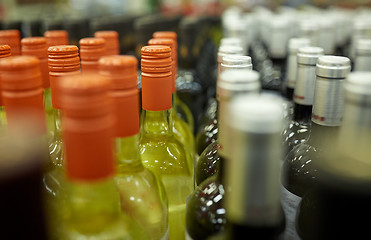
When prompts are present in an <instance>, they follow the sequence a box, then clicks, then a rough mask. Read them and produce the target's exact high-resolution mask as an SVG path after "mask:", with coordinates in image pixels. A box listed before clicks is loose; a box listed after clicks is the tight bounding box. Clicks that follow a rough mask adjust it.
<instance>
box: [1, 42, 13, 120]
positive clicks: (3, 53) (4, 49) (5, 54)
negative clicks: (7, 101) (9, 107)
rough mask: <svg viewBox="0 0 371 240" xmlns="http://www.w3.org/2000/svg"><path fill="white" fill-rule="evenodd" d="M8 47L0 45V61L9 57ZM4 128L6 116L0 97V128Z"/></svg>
mask: <svg viewBox="0 0 371 240" xmlns="http://www.w3.org/2000/svg"><path fill="white" fill-rule="evenodd" d="M10 56H11V53H10V47H9V45H0V59H1V58H5V57H10ZM0 92H1V85H0ZM3 126H6V116H5V110H4V105H3V100H2V97H1V96H0V127H3Z"/></svg>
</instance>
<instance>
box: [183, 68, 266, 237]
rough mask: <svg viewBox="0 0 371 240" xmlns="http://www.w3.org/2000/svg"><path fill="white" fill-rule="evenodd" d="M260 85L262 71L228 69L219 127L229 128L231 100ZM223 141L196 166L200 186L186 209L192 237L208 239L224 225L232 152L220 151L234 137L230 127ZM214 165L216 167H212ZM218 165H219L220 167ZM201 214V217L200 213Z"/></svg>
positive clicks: (222, 84) (221, 94)
mask: <svg viewBox="0 0 371 240" xmlns="http://www.w3.org/2000/svg"><path fill="white" fill-rule="evenodd" d="M259 89H260V82H259V74H258V73H257V72H255V71H252V70H247V69H229V70H225V71H224V72H223V73H222V74H221V76H220V78H219V82H218V89H217V91H218V96H219V105H220V108H219V109H220V111H219V112H218V114H219V119H220V120H221V121H220V122H219V127H220V128H221V129H227V128H228V127H227V126H225V125H223V124H226V123H227V122H226V121H228V112H227V110H228V105H229V102H230V101H231V100H232V99H233V98H235V97H237V96H239V95H243V94H246V93H251V92H255V93H257V92H258V91H259ZM219 136H220V139H221V141H219V143H218V142H215V143H212V144H210V145H209V147H208V148H206V149H208V150H210V151H209V152H207V153H205V151H206V150H205V151H204V152H203V154H205V157H203V158H200V159H199V161H198V163H197V166H196V169H197V170H198V171H199V176H197V177H196V176H195V179H196V184H197V185H198V187H196V188H195V190H194V191H193V192H192V194H191V195H190V197H189V199H188V201H187V212H186V229H187V232H186V234H187V237H188V238H190V239H207V238H208V237H210V236H212V235H214V234H216V233H217V232H219V231H220V230H222V229H223V228H224V225H225V223H226V220H225V209H224V206H223V201H224V194H225V188H224V185H223V178H224V177H223V170H220V169H222V168H223V167H222V166H223V164H224V161H225V160H224V159H226V158H228V157H229V156H230V155H229V154H230V152H224V153H223V154H224V155H223V157H224V158H222V157H219V155H218V151H219V150H220V149H221V146H223V144H225V145H226V142H229V141H231V137H233V136H230V135H229V133H228V132H227V131H222V132H221V135H219ZM201 156H202V155H201ZM211 168H214V171H210V169H211ZM216 168H219V169H218V170H216ZM200 216H201V217H200Z"/></svg>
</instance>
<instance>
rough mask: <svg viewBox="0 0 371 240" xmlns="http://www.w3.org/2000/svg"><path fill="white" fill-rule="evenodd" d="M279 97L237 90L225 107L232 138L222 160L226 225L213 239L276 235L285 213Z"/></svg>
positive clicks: (280, 234) (282, 224) (281, 109)
mask: <svg viewBox="0 0 371 240" xmlns="http://www.w3.org/2000/svg"><path fill="white" fill-rule="evenodd" d="M282 101H283V99H282V98H281V97H279V96H271V94H262V95H259V94H251V95H247V96H238V97H236V98H234V99H233V100H232V103H231V104H230V107H229V114H228V115H229V116H231V118H230V121H229V122H228V123H227V124H228V125H227V127H228V129H229V131H230V135H229V137H230V141H231V142H232V143H233V144H231V148H230V152H229V153H231V155H230V156H229V159H228V161H225V168H224V169H225V173H224V174H225V179H226V180H225V181H226V183H225V189H226V194H225V204H224V207H225V211H226V218H227V223H226V226H225V230H224V231H223V232H221V233H220V234H219V235H218V236H217V237H215V238H212V239H241V237H242V236H243V238H246V239H247V238H256V239H281V236H282V232H283V230H284V226H285V216H284V213H283V210H282V206H281V202H280V193H279V192H280V187H279V182H278V181H277V179H278V178H279V167H280V161H281V160H280V158H282V157H283V151H282V150H283V149H282V147H281V141H282V135H281V134H280V133H281V131H282V128H283V127H284V125H285V123H284V121H285V119H284V117H283V108H282Z"/></svg>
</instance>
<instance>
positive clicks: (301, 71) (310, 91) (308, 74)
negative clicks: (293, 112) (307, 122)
mask: <svg viewBox="0 0 371 240" xmlns="http://www.w3.org/2000/svg"><path fill="white" fill-rule="evenodd" d="M315 83H316V66H310V65H303V64H298V68H297V82H296V85H295V90H294V102H295V103H298V104H301V105H313V98H314V88H315Z"/></svg>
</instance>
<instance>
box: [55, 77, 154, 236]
mask: <svg viewBox="0 0 371 240" xmlns="http://www.w3.org/2000/svg"><path fill="white" fill-rule="evenodd" d="M109 84H110V82H109V80H108V79H106V78H104V77H102V76H100V75H97V74H93V73H91V74H82V75H75V76H68V77H65V78H64V79H63V81H60V84H59V86H58V90H59V91H60V98H59V100H60V104H61V107H62V109H63V115H62V129H63V141H64V146H65V153H66V183H65V196H64V198H65V201H64V202H62V203H61V205H60V209H59V211H64V212H65V215H64V217H63V218H62V222H61V225H60V235H59V236H58V237H59V239H89V238H90V239H148V237H147V236H146V234H145V231H144V229H142V228H141V227H140V226H139V225H138V224H137V223H136V222H135V221H134V220H133V219H131V218H130V217H129V216H127V215H125V214H123V213H122V212H121V210H120V208H121V206H120V195H119V192H118V190H117V185H116V183H115V181H114V175H115V166H114V165H115V164H114V155H113V154H114V147H113V141H112V139H113V136H114V135H113V133H114V132H113V126H114V125H113V123H114V116H113V108H112V105H111V103H112V102H111V101H110V100H111V99H110V98H109V96H108V90H109Z"/></svg>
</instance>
